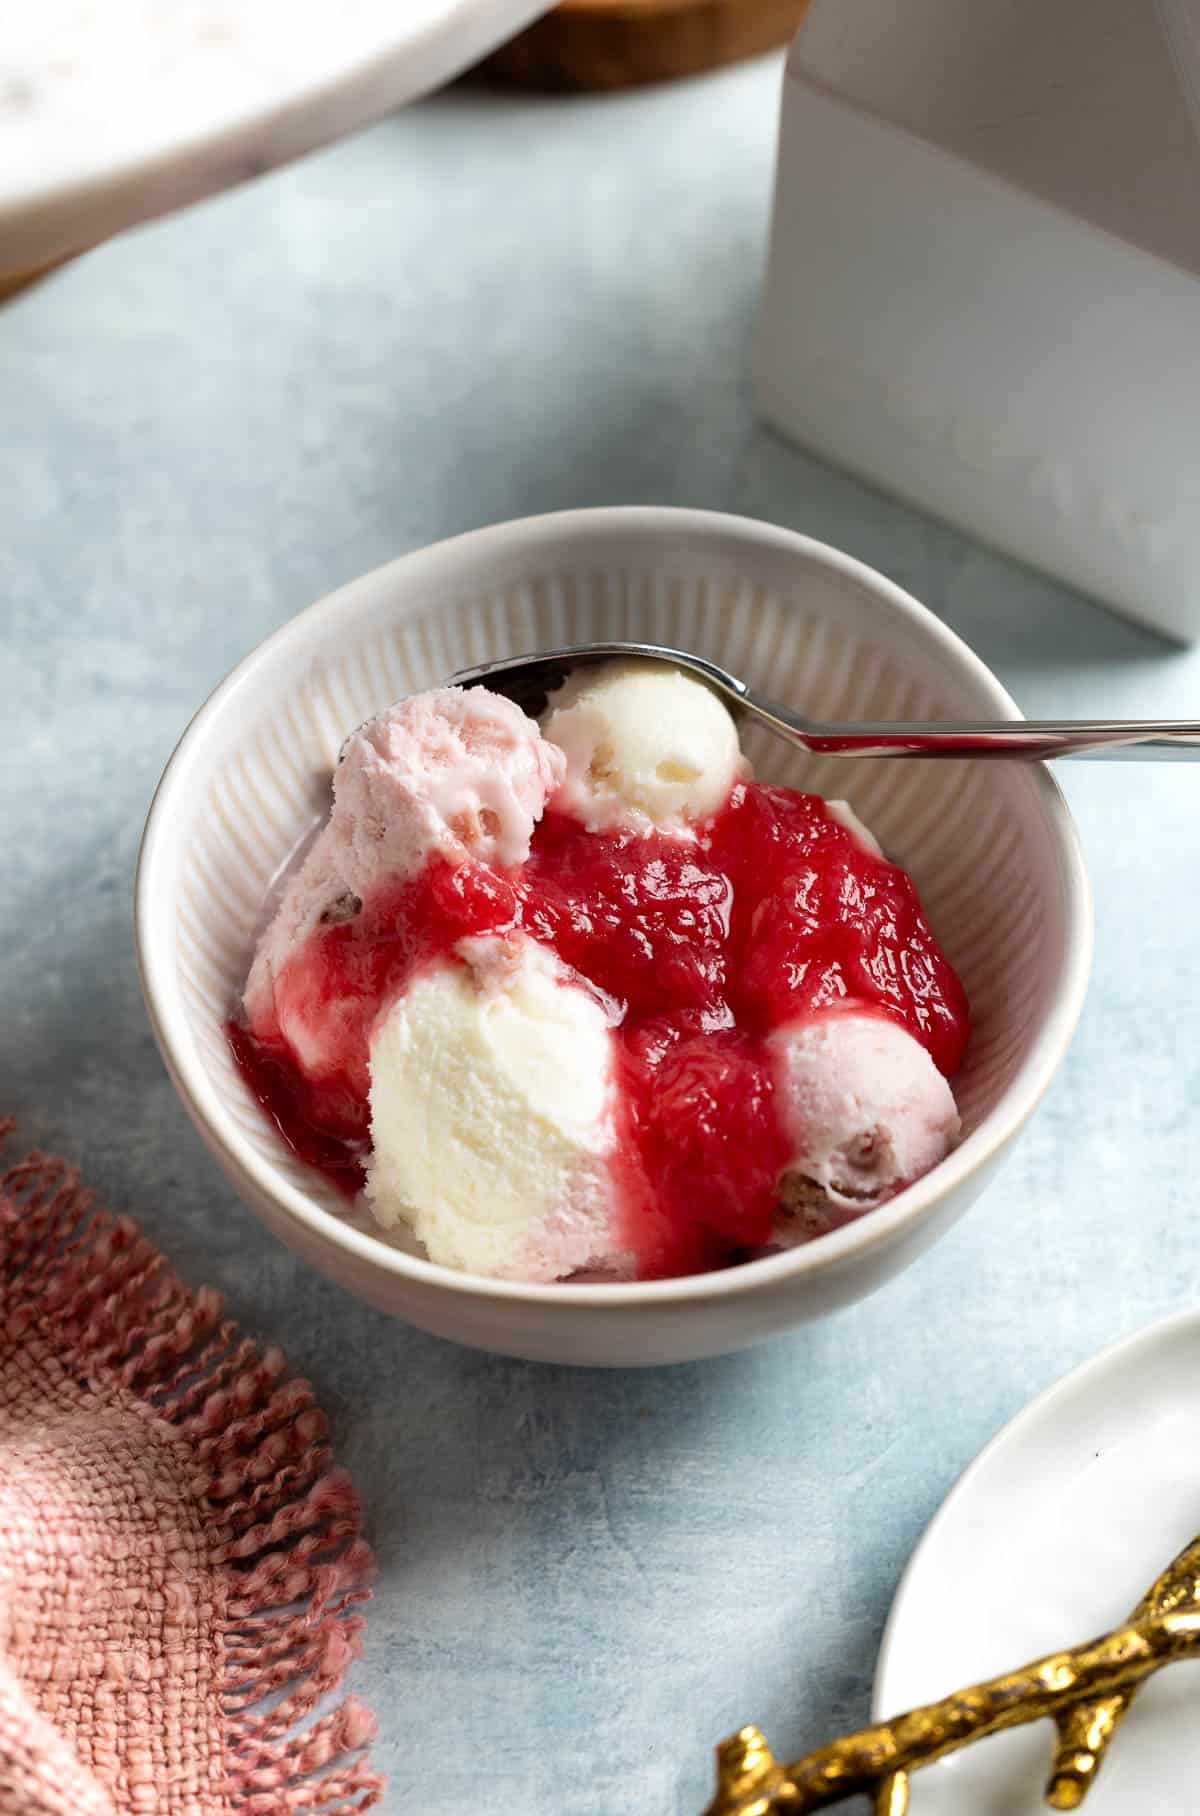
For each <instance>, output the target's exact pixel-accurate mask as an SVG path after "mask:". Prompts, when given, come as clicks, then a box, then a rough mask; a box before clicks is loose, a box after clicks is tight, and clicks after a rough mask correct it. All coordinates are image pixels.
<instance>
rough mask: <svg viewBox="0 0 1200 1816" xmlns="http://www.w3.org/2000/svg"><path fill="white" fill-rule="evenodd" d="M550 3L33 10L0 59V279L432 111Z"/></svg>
mask: <svg viewBox="0 0 1200 1816" xmlns="http://www.w3.org/2000/svg"><path fill="white" fill-rule="evenodd" d="M548 4H549V0H340V4H338V5H334V6H320V5H297V4H294V0H172V3H171V4H170V5H164V4H161V3H160V0H38V3H37V4H33V5H28V6H22V5H21V4H20V0H17V3H16V4H15V5H14V6H12V7H9V8H7V9H6V13H7V16H6V18H5V30H4V43H3V46H2V47H0V276H2V275H4V274H5V273H12V272H16V271H21V270H27V269H31V268H33V267H35V266H39V265H43V264H48V263H50V262H51V261H52V260H55V259H61V258H65V257H68V256H69V255H71V254H73V253H77V252H83V251H86V250H87V248H88V247H90V246H95V245H97V244H99V242H100V241H101V240H104V239H107V238H108V237H109V236H110V235H112V234H114V233H118V232H120V231H121V229H123V228H125V227H130V226H132V225H134V223H135V222H138V221H145V220H150V219H152V218H153V217H154V216H156V215H160V214H166V213H168V212H169V211H170V210H171V209H173V208H179V207H182V206H183V205H184V204H185V203H187V202H196V201H199V200H200V198H201V197H202V196H207V195H214V194H216V192H217V191H218V190H221V189H228V188H229V187H230V186H231V185H232V184H234V183H243V182H245V181H246V180H247V178H249V177H256V176H261V175H262V173H263V172H264V171H265V170H270V169H272V168H273V167H274V166H275V165H277V164H283V163H286V162H287V161H288V160H289V159H291V158H296V157H299V156H301V154H302V153H304V152H309V151H314V150H315V149H316V148H317V147H318V146H319V145H326V144H328V143H329V142H330V140H332V139H336V138H339V137H340V136H341V135H342V134H344V133H348V132H353V131H355V130H356V129H357V128H358V127H360V126H364V125H365V124H366V122H367V121H368V120H373V119H375V118H376V117H377V116H378V115H380V114H384V113H387V112H389V111H390V110H391V109H392V108H395V107H399V106H400V105H401V104H402V103H404V102H407V101H411V100H413V99H415V98H416V96H418V95H421V94H425V93H427V92H428V91H429V90H430V89H432V88H436V87H438V86H439V84H441V83H442V82H447V81H449V80H450V78H451V77H452V76H456V75H458V74H459V73H460V71H462V70H464V69H466V68H468V67H469V66H470V65H471V64H473V63H475V62H476V61H477V60H478V59H479V58H481V57H483V56H484V55H486V53H487V52H488V51H490V50H493V49H494V48H495V47H496V45H498V44H500V43H502V42H503V41H504V39H505V38H508V37H511V36H512V35H513V33H514V32H516V31H518V30H519V29H520V28H521V27H522V26H524V25H527V24H528V23H529V21H530V20H531V19H534V18H536V17H537V15H538V14H539V13H542V12H545V11H546V10H547V6H548Z"/></svg>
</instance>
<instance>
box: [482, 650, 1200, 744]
mask: <svg viewBox="0 0 1200 1816" xmlns="http://www.w3.org/2000/svg"><path fill="white" fill-rule="evenodd" d="M620 658H637V659H638V660H642V661H649V662H667V663H669V664H670V665H671V666H672V667H673V668H682V669H687V670H688V671H689V672H690V673H692V674H694V675H698V676H699V677H700V679H701V680H702V681H707V682H708V684H709V686H710V687H712V688H714V689H715V690H716V692H717V693H718V694H720V696H721V698H722V699H723V700H724V702H725V704H726V705H727V706H728V707H729V708H730V710H731V711H732V713H733V716H734V718H735V719H739V718H740V719H753V720H755V721H756V722H757V723H758V724H760V725H765V726H766V728H767V730H768V731H772V732H774V733H775V734H776V736H777V737H780V738H783V739H785V740H786V741H787V742H788V743H789V744H795V745H798V746H799V747H800V749H801V750H804V751H808V752H809V753H810V755H813V756H818V755H819V756H839V757H1023V758H1026V759H1028V760H1031V761H1036V760H1039V759H1049V758H1051V757H1139V758H1140V757H1174V758H1191V759H1197V758H1200V722H1193V721H1191V720H1181V719H1146V720H1121V719H1040V720H1039V719H1000V720H992V721H990V722H988V721H986V720H984V721H980V722H978V723H969V722H967V721H966V720H964V721H963V722H962V723H960V724H940V723H939V724H930V725H875V724H866V725H823V724H821V723H820V721H819V720H816V719H805V718H803V717H802V716H801V714H799V713H796V712H793V711H792V710H791V708H790V707H787V706H780V705H778V704H777V703H776V702H775V701H774V700H767V699H765V698H764V697H763V696H762V695H761V694H757V693H754V692H753V691H752V690H751V689H750V688H749V687H747V685H746V683H745V682H744V681H739V680H738V678H737V676H736V675H730V674H728V673H726V671H725V670H724V669H723V668H718V667H717V665H716V663H715V662H709V661H707V660H706V659H705V658H704V657H703V656H694V655H692V654H690V653H689V651H687V650H682V649H666V648H664V647H663V646H662V645H661V644H657V643H578V644H575V645H573V646H572V647H571V648H569V649H551V650H541V651H539V652H537V653H536V654H534V655H529V656H505V657H504V658H503V659H502V660H501V661H499V662H483V663H481V664H480V665H479V667H478V668H466V669H463V670H462V672H461V673H460V674H457V675H451V677H450V679H449V681H448V682H447V683H446V686H448V687H480V686H486V687H489V688H490V689H491V690H492V692H493V693H498V694H505V695H507V697H508V698H509V699H510V700H513V701H515V702H516V704H517V705H518V706H519V707H521V709H522V710H523V711H524V712H527V713H529V714H530V716H531V717H532V718H535V719H536V718H538V717H539V716H540V715H541V713H542V712H544V710H545V708H546V703H547V701H548V699H549V696H550V695H551V693H552V692H553V691H554V689H555V688H556V687H559V686H560V685H561V684H562V682H563V681H565V680H566V678H567V676H568V675H569V674H570V673H571V672H572V670H574V669H577V668H580V667H583V666H586V665H590V664H592V663H596V662H611V661H614V660H616V659H620Z"/></svg>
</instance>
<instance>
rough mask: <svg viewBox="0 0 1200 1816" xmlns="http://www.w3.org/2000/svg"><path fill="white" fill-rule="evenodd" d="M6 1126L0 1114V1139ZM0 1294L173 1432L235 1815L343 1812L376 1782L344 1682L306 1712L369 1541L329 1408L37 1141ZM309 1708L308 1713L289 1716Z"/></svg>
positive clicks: (21, 1318) (16, 1179) (12, 1309)
mask: <svg viewBox="0 0 1200 1816" xmlns="http://www.w3.org/2000/svg"><path fill="white" fill-rule="evenodd" d="M11 1128H12V1124H11V1123H6V1122H3V1121H0V1140H3V1138H4V1137H5V1136H6V1135H7V1134H8V1133H9V1132H10V1131H11ZM0 1296H2V1305H0V1309H2V1310H3V1311H4V1314H5V1320H4V1321H5V1324H6V1325H7V1329H8V1332H9V1334H10V1336H14V1337H19V1336H20V1332H21V1330H22V1328H23V1327H26V1326H38V1327H40V1328H41V1329H43V1330H47V1329H48V1330H50V1331H51V1332H52V1334H53V1337H54V1342H55V1346H56V1353H57V1355H58V1357H59V1360H60V1361H61V1362H63V1363H64V1364H65V1365H67V1366H69V1367H73V1368H76V1369H78V1370H80V1371H81V1373H82V1374H83V1376H84V1377H85V1378H88V1379H90V1380H93V1381H97V1382H100V1381H104V1382H109V1383H113V1384H115V1385H116V1386H118V1387H120V1388H122V1389H123V1390H125V1393H126V1395H127V1396H128V1395H131V1396H133V1399H134V1401H135V1403H136V1404H137V1405H138V1406H139V1408H140V1409H141V1410H142V1412H143V1413H144V1414H145V1415H146V1416H148V1417H152V1418H153V1419H155V1420H158V1421H161V1422H162V1423H163V1424H164V1425H166V1426H167V1427H168V1428H169V1429H170V1432H171V1434H172V1435H173V1436H175V1437H177V1438H178V1439H180V1440H181V1441H183V1442H185V1443H186V1444H187V1445H188V1447H189V1449H190V1451H191V1453H192V1455H193V1456H194V1457H195V1461H196V1465H197V1472H198V1473H197V1475H196V1477H195V1478H194V1480H193V1482H192V1487H193V1488H194V1489H195V1490H196V1491H197V1492H198V1493H199V1494H200V1495H201V1496H203V1497H204V1499H205V1500H206V1502H207V1505H208V1509H209V1511H210V1512H211V1515H212V1518H213V1523H214V1529H215V1530H217V1531H218V1532H219V1534H220V1546H219V1550H218V1552H217V1555H216V1563H217V1565H218V1567H219V1569H220V1570H222V1571H223V1572H224V1576H225V1582H224V1587H225V1592H226V1593H225V1614H224V1622H223V1630H222V1633H221V1640H222V1669H223V1681H222V1688H221V1697H222V1707H223V1712H224V1717H225V1723H224V1733H225V1749H226V1753H225V1758H226V1784H225V1787H224V1790H225V1795H226V1797H227V1799H228V1802H229V1807H230V1809H231V1810H236V1811H239V1812H245V1813H246V1816H318V1813H319V1816H352V1812H358V1811H363V1810H368V1809H370V1808H371V1807H372V1806H373V1805H374V1804H376V1803H378V1801H379V1799H380V1798H381V1797H382V1795H383V1779H382V1778H381V1777H380V1776H379V1775H378V1774H377V1773H376V1772H375V1771H373V1770H372V1769H371V1766H370V1762H369V1760H368V1759H367V1758H366V1757H365V1756H361V1755H360V1756H359V1757H357V1758H352V1757H350V1755H351V1754H353V1753H355V1752H356V1751H357V1749H359V1748H362V1747H363V1746H365V1745H366V1744H367V1743H368V1742H369V1741H370V1740H372V1739H373V1738H374V1735H375V1719H374V1716H373V1715H372V1714H371V1712H370V1710H368V1709H367V1708H365V1707H364V1706H363V1704H362V1703H360V1702H358V1701H357V1700H356V1699H355V1698H353V1697H347V1698H346V1700H345V1701H344V1702H342V1703H341V1704H340V1705H339V1706H338V1707H337V1708H335V1709H333V1710H332V1711H330V1712H328V1713H325V1714H322V1715H320V1716H319V1717H318V1718H317V1719H316V1720H312V1721H308V1720H307V1718H308V1717H309V1716H310V1715H311V1714H312V1712H313V1711H314V1709H315V1708H316V1707H317V1704H318V1703H319V1702H320V1701H321V1700H322V1699H323V1698H324V1697H326V1696H327V1695H328V1694H329V1693H330V1692H332V1691H333V1690H335V1689H336V1688H337V1686H338V1685H339V1684H340V1682H341V1680H342V1678H343V1676H344V1675H345V1672H346V1669H347V1666H348V1665H349V1663H350V1661H351V1659H352V1658H354V1657H355V1656H356V1654H357V1653H358V1651H359V1648H360V1640H361V1633H362V1629H363V1626H364V1620H363V1616H362V1615H361V1614H359V1613H355V1612H352V1610H353V1609H354V1607H355V1605H356V1604H357V1603H360V1602H364V1601H366V1600H367V1599H368V1598H369V1595H370V1590H369V1588H368V1587H367V1583H368V1579H369V1577H370V1575H371V1571H372V1567H373V1565H372V1558H371V1553H370V1550H369V1548H368V1547H367V1545H366V1543H365V1541H364V1540H363V1539H362V1537H361V1536H360V1533H361V1519H360V1509H359V1503H358V1498H357V1495H356V1494H355V1491H354V1487H353V1485H352V1483H351V1481H350V1478H349V1476H348V1475H347V1474H346V1473H345V1471H343V1470H339V1469H332V1468H330V1466H329V1451H328V1449H327V1447H326V1444H325V1441H324V1440H325V1435H326V1423H325V1419H324V1415H323V1414H322V1413H321V1412H320V1411H319V1409H318V1408H317V1406H316V1405H315V1404H314V1400H313V1392H312V1389H311V1387H310V1386H309V1384H308V1382H307V1381H304V1380H301V1379H300V1378H298V1377H296V1376H289V1374H288V1372H287V1363H286V1361H285V1359H284V1357H283V1355H282V1353H281V1352H280V1351H279V1350H278V1349H265V1350H260V1349H259V1348H258V1346H257V1344H255V1343H254V1342H253V1341H251V1340H250V1339H249V1338H246V1337H242V1336H241V1335H240V1334H239V1332H238V1329H237V1326H236V1325H235V1324H234V1323H233V1322H232V1321H231V1320H228V1319H225V1318H223V1316H222V1307H221V1300H220V1297H219V1295H218V1294H217V1293H215V1292H214V1291H213V1290H212V1289H211V1288H210V1287H200V1288H198V1289H197V1290H195V1291H191V1290H189V1289H188V1288H187V1287H185V1286H184V1285H183V1284H182V1282H181V1281H180V1280H179V1279H178V1278H177V1277H176V1276H175V1275H174V1274H173V1273H172V1272H171V1270H170V1269H169V1268H168V1266H167V1264H166V1261H165V1260H164V1258H163V1256H162V1255H161V1254H160V1253H159V1252H158V1250H157V1249H155V1248H154V1247H153V1245H152V1244H151V1243H150V1242H149V1241H148V1240H147V1239H146V1238H145V1237H144V1236H143V1235H141V1233H140V1232H139V1230H138V1229H137V1227H136V1225H135V1224H134V1223H133V1222H132V1221H131V1220H130V1219H129V1218H128V1217H116V1216H111V1215H109V1214H108V1213H106V1212H103V1211H97V1210H96V1209H95V1195H94V1193H92V1192H91V1191H90V1190H89V1189H88V1188H87V1187H86V1186H85V1185H84V1184H83V1182H82V1180H81V1178H80V1176H79V1174H78V1173H77V1172H76V1170H75V1169H74V1168H73V1167H70V1166H68V1165H67V1164H66V1163H65V1162H64V1161H61V1160H56V1159H53V1158H50V1157H47V1156H46V1155H43V1154H39V1153H34V1154H31V1155H30V1156H29V1157H28V1158H27V1159H25V1160H22V1161H20V1162H18V1163H17V1164H16V1165H15V1166H12V1167H10V1168H9V1170H8V1171H7V1172H6V1173H4V1174H3V1176H0ZM306 1722H307V1725H301V1724H304V1723H306Z"/></svg>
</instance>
